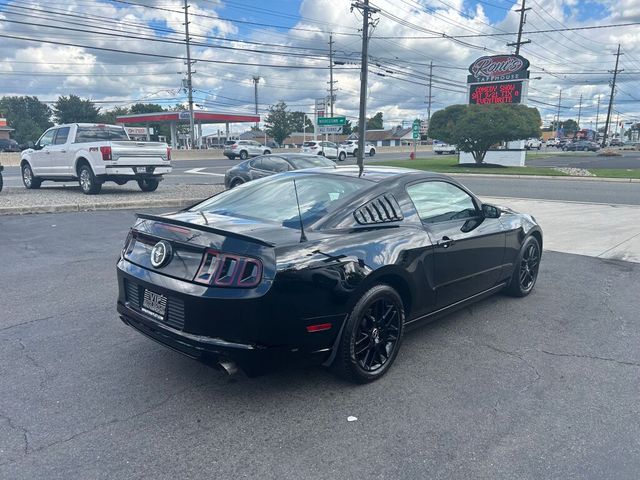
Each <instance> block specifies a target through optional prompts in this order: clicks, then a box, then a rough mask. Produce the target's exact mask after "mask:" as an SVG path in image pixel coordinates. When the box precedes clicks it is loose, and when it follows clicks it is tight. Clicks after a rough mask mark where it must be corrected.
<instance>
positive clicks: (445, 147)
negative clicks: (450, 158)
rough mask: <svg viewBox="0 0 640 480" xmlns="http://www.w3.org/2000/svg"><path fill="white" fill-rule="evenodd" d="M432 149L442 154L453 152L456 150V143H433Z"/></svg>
mask: <svg viewBox="0 0 640 480" xmlns="http://www.w3.org/2000/svg"><path fill="white" fill-rule="evenodd" d="M433 151H434V153H436V154H437V155H442V154H443V153H451V154H454V153H456V152H457V151H458V146H457V145H449V144H448V143H434V144H433Z"/></svg>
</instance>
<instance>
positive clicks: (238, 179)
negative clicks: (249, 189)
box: [231, 178, 244, 188]
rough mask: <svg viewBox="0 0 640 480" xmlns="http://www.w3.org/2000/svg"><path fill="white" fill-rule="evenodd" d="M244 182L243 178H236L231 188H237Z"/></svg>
mask: <svg viewBox="0 0 640 480" xmlns="http://www.w3.org/2000/svg"><path fill="white" fill-rule="evenodd" d="M243 183H244V180H242V179H241V178H236V179H235V180H234V181H233V182H231V188H235V187H237V186H239V185H242V184H243Z"/></svg>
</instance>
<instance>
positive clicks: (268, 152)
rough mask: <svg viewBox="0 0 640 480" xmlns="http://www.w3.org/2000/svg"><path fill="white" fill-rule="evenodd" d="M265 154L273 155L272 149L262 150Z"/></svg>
mask: <svg viewBox="0 0 640 480" xmlns="http://www.w3.org/2000/svg"><path fill="white" fill-rule="evenodd" d="M262 154H263V155H271V150H265V151H264V152H262Z"/></svg>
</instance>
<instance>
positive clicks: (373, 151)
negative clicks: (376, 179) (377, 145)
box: [369, 148, 376, 157]
mask: <svg viewBox="0 0 640 480" xmlns="http://www.w3.org/2000/svg"><path fill="white" fill-rule="evenodd" d="M375 154H376V151H375V150H374V149H373V148H372V149H371V150H369V156H370V157H373V156H374V155H375Z"/></svg>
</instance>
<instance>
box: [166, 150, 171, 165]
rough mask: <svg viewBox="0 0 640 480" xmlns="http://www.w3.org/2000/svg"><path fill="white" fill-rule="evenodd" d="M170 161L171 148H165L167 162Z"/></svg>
mask: <svg viewBox="0 0 640 480" xmlns="http://www.w3.org/2000/svg"><path fill="white" fill-rule="evenodd" d="M170 160H171V147H167V162H168V161H170Z"/></svg>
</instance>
